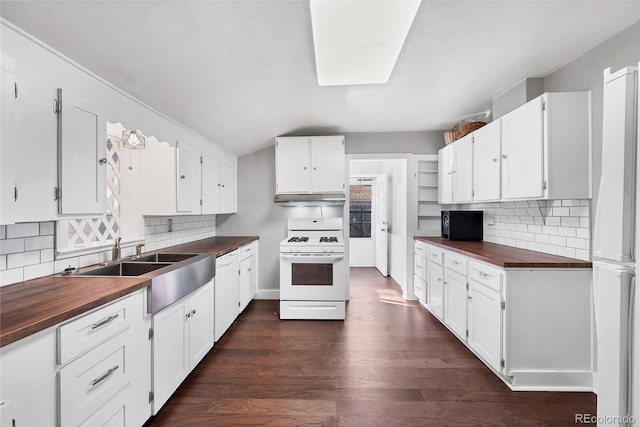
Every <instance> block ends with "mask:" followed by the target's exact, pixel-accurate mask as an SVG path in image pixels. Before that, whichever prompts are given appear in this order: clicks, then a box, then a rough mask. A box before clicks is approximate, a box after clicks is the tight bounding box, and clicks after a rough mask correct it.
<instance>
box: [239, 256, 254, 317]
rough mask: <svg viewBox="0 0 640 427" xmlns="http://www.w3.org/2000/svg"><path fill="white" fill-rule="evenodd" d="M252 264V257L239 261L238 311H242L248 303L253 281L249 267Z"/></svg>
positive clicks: (250, 267)
mask: <svg viewBox="0 0 640 427" xmlns="http://www.w3.org/2000/svg"><path fill="white" fill-rule="evenodd" d="M252 266H253V257H248V258H245V259H243V260H242V261H240V307H238V312H242V310H244V309H245V307H246V306H247V305H248V304H249V298H250V294H251V288H252V284H251V282H253V274H252V273H251V269H252Z"/></svg>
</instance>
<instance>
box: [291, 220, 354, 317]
mask: <svg viewBox="0 0 640 427" xmlns="http://www.w3.org/2000/svg"><path fill="white" fill-rule="evenodd" d="M346 268H347V263H346V259H345V245H344V227H343V221H342V218H289V220H288V222H287V238H286V239H285V240H283V241H282V242H281V243H280V319H318V320H343V319H344V318H345V299H346Z"/></svg>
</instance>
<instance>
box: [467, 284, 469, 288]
mask: <svg viewBox="0 0 640 427" xmlns="http://www.w3.org/2000/svg"><path fill="white" fill-rule="evenodd" d="M467 290H469V283H468V282H467Z"/></svg>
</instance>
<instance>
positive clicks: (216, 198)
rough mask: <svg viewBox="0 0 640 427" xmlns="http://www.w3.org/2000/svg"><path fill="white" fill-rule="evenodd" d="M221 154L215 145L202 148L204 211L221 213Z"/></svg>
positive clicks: (205, 212)
mask: <svg viewBox="0 0 640 427" xmlns="http://www.w3.org/2000/svg"><path fill="white" fill-rule="evenodd" d="M219 156H220V154H219V153H217V152H216V150H215V149H214V148H213V147H207V146H205V147H203V148H202V213H203V214H215V213H220V210H221V208H220V205H221V200H220V198H221V189H222V183H221V182H220V174H221V172H220V157H219Z"/></svg>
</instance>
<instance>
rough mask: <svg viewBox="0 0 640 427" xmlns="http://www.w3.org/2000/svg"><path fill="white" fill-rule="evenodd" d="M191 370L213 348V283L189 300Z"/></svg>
mask: <svg viewBox="0 0 640 427" xmlns="http://www.w3.org/2000/svg"><path fill="white" fill-rule="evenodd" d="M188 304H189V305H188V307H187V308H188V310H189V312H188V313H187V315H188V316H189V370H192V369H193V368H194V367H195V366H196V365H197V364H198V362H200V361H201V360H202V358H203V357H204V356H205V355H206V354H207V353H208V352H209V350H210V349H211V347H213V283H209V284H207V285H205V286H203V287H202V288H201V289H200V290H198V291H196V292H195V293H194V294H193V296H192V297H190V298H189V303H188Z"/></svg>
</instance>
